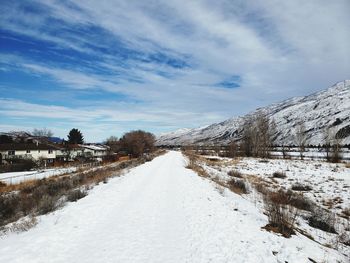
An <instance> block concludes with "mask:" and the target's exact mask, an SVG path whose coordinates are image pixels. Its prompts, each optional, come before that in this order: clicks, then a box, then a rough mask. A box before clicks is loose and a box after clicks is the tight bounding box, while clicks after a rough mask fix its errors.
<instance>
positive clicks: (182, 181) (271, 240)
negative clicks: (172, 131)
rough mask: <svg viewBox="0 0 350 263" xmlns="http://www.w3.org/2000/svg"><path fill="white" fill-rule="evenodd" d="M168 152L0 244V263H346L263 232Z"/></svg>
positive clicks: (250, 208)
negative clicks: (311, 261) (313, 262)
mask: <svg viewBox="0 0 350 263" xmlns="http://www.w3.org/2000/svg"><path fill="white" fill-rule="evenodd" d="M185 166H186V159H185V157H184V156H183V155H182V154H181V153H180V152H169V153H167V154H165V155H163V156H160V157H157V158H155V159H154V160H153V161H152V162H148V163H145V164H143V165H141V166H139V167H136V168H134V169H132V170H130V171H129V172H128V173H127V174H125V175H124V176H121V177H115V178H113V179H111V180H110V181H109V182H108V183H107V184H100V185H99V186H96V187H94V188H93V189H92V190H91V191H90V193H89V195H88V196H86V197H85V198H83V199H81V200H79V201H78V202H76V203H69V204H67V205H66V206H65V207H64V208H62V209H60V210H58V211H56V212H54V213H51V214H48V215H45V216H41V217H40V218H39V224H38V225H37V226H36V227H34V228H32V229H30V230H29V231H27V232H22V233H8V234H7V235H6V236H3V237H2V238H1V239H0V262H21V263H22V262H45V263H46V262H94V263H95V262H162V263H163V262H254V263H255V262H287V261H288V262H289V263H290V262H298V263H299V262H310V259H309V258H311V259H313V260H315V261H316V262H347V260H348V259H349V258H346V257H345V256H344V255H341V254H340V253H339V252H337V251H336V250H333V249H331V248H327V247H325V246H322V245H319V244H318V243H316V242H314V241H312V240H310V239H308V238H306V237H305V236H303V235H299V234H297V235H294V236H292V237H291V238H289V239H286V238H284V237H282V236H279V235H277V234H274V233H270V232H266V231H265V230H262V229H261V227H263V226H265V225H266V224H267V217H266V216H265V215H263V214H262V213H261V212H260V210H259V209H258V208H257V207H256V206H255V205H254V203H252V202H250V201H249V200H246V199H244V198H242V197H241V196H239V195H236V194H233V193H232V192H230V191H229V190H227V189H220V190H218V186H216V185H215V184H214V183H213V182H211V181H210V180H207V179H203V178H201V177H199V176H198V175H197V174H196V173H194V172H193V171H192V170H189V169H186V168H185Z"/></svg>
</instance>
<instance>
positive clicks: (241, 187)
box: [227, 178, 248, 194]
mask: <svg viewBox="0 0 350 263" xmlns="http://www.w3.org/2000/svg"><path fill="white" fill-rule="evenodd" d="M227 184H228V187H229V188H230V190H231V191H233V192H235V193H236V194H247V193H248V187H247V185H246V183H245V182H244V181H243V180H239V179H235V178H232V179H230V180H229V181H228V182H227Z"/></svg>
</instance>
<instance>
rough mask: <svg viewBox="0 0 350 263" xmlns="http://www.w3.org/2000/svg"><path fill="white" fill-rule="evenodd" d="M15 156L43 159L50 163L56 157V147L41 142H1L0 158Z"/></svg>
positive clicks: (7, 158)
mask: <svg viewBox="0 0 350 263" xmlns="http://www.w3.org/2000/svg"><path fill="white" fill-rule="evenodd" d="M13 158H28V159H33V160H35V161H38V160H40V159H43V160H46V161H47V162H48V163H50V162H53V161H54V160H55V159H56V149H55V148H54V147H53V146H51V145H48V144H41V143H4V144H0V160H1V161H4V160H11V159H13Z"/></svg>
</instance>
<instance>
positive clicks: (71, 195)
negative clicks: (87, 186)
mask: <svg viewBox="0 0 350 263" xmlns="http://www.w3.org/2000/svg"><path fill="white" fill-rule="evenodd" d="M86 195H87V192H86V191H84V190H81V189H77V190H72V191H70V192H68V194H67V200H68V201H69V202H75V201H78V200H79V199H81V198H83V197H85V196H86Z"/></svg>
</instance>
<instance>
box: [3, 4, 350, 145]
mask: <svg viewBox="0 0 350 263" xmlns="http://www.w3.org/2000/svg"><path fill="white" fill-rule="evenodd" d="M349 8H350V3H349V2H347V1H345V0H344V1H337V2H327V1H321V3H320V1H308V2H307V3H305V2H303V1H288V2H283V3H279V4H278V5H277V4H276V3H275V2H274V1H272V0H271V1H252V2H251V1H248V2H245V1H225V0H222V1H218V2H217V3H216V4H215V5H212V4H210V2H209V1H196V2H190V3H189V2H187V1H169V2H166V3H160V2H152V3H129V2H128V1H113V2H108V3H107V2H101V1H94V0H91V1H88V2H85V1H84V3H83V2H71V1H61V2H59V3H57V2H54V1H44V0H38V1H23V2H22V1H12V2H7V3H3V4H2V6H1V7H0V10H1V18H0V21H1V28H0V30H1V44H0V45H1V55H0V56H1V62H0V74H1V80H0V91H1V94H2V95H1V97H0V112H1V115H2V117H1V123H0V131H3V132H9V131H12V130H18V131H32V130H33V129H34V128H44V127H45V128H48V129H50V130H51V131H52V132H53V133H54V135H53V136H54V137H60V138H66V137H67V134H68V132H69V131H70V130H71V129H72V128H77V129H79V130H80V131H82V133H83V135H84V138H85V139H86V141H87V142H102V141H103V140H105V139H106V138H107V137H109V136H112V135H113V136H118V137H121V136H122V134H123V133H125V132H128V131H130V130H138V129H142V130H146V131H149V132H152V133H154V134H156V135H160V134H161V133H165V132H171V131H175V130H178V129H182V128H196V127H201V126H204V125H210V124H212V123H216V122H220V121H223V120H226V119H228V118H232V117H234V116H240V115H244V114H246V113H249V112H251V111H253V110H255V109H256V108H259V107H264V106H267V105H269V104H271V103H277V102H279V101H282V100H285V99H288V98H292V97H295V96H306V95H309V94H312V93H315V92H319V91H322V90H325V89H327V88H329V87H331V86H332V85H334V84H335V83H338V82H340V81H343V80H346V79H348V78H349V76H348V72H350V59H349V54H350V47H349V45H348V44H347V43H349V42H350V17H349V16H348V13H347V11H348V10H349ZM323 14H327V15H323ZM335 29H336V30H335Z"/></svg>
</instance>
